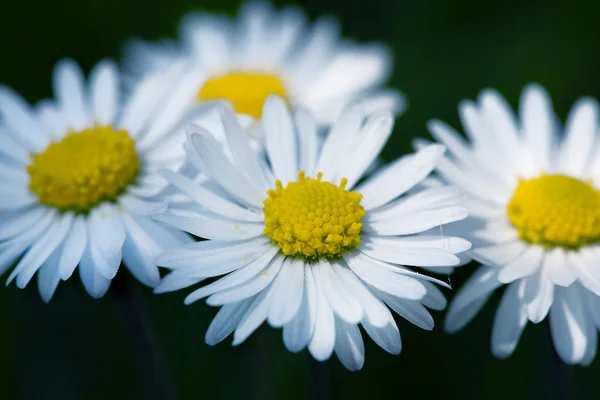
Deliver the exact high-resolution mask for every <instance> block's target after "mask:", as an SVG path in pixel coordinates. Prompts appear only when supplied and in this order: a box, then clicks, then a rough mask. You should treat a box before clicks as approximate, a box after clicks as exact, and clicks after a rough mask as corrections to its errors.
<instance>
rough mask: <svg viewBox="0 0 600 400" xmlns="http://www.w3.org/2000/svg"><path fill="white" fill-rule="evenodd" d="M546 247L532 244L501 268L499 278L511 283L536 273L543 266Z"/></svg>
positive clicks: (503, 281) (501, 280)
mask: <svg viewBox="0 0 600 400" xmlns="http://www.w3.org/2000/svg"><path fill="white" fill-rule="evenodd" d="M544 253H545V249H544V247H543V246H539V245H530V246H529V247H528V248H527V249H525V251H524V252H523V253H521V254H520V255H519V256H518V257H517V258H515V259H514V260H513V261H511V262H510V263H508V264H506V265H505V266H503V267H502V268H501V269H500V272H499V273H498V280H499V281H500V282H502V283H510V282H512V281H515V280H517V279H521V278H525V277H527V276H530V275H532V274H533V273H535V272H536V271H537V270H538V269H539V268H540V266H541V264H542V260H543V258H544Z"/></svg>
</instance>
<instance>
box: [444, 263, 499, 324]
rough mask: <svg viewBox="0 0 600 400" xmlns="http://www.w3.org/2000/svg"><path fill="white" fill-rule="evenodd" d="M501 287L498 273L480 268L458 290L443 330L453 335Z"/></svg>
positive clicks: (493, 269) (487, 268) (494, 270)
mask: <svg viewBox="0 0 600 400" xmlns="http://www.w3.org/2000/svg"><path fill="white" fill-rule="evenodd" d="M500 286H502V282H500V281H499V280H498V271H497V270H496V269H495V268H491V267H485V266H484V267H480V268H479V269H477V271H475V273H474V274H473V276H471V277H470V278H469V280H468V281H467V282H466V283H465V284H464V285H463V286H462V287H461V288H460V289H459V291H458V293H457V294H456V296H455V297H454V299H453V301H452V303H450V308H449V309H448V313H447V314H446V319H445V321H444V330H445V331H446V332H449V333H454V332H456V331H458V330H460V329H462V328H463V327H464V326H465V325H466V324H468V323H469V322H470V321H471V319H473V317H474V316H475V314H477V312H478V311H479V310H480V309H481V307H483V305H484V304H485V302H486V301H487V300H488V299H489V297H490V296H491V294H492V292H493V291H494V290H496V289H497V288H498V287H500Z"/></svg>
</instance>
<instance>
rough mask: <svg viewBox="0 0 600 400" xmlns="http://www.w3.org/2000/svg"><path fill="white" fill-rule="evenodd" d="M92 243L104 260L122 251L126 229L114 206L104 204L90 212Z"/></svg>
mask: <svg viewBox="0 0 600 400" xmlns="http://www.w3.org/2000/svg"><path fill="white" fill-rule="evenodd" d="M88 223H89V235H90V241H91V242H93V243H95V245H96V248H97V249H98V250H99V251H100V253H101V254H102V255H103V256H104V258H110V257H113V256H114V254H115V253H117V252H118V251H121V248H122V247H123V242H124V241H125V227H124V226H123V222H122V221H121V218H120V217H119V214H118V213H117V211H116V210H115V209H114V207H113V206H112V205H109V204H102V205H100V206H98V207H96V208H94V209H93V210H92V211H91V212H90V217H89V218H88Z"/></svg>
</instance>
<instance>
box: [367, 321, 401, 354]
mask: <svg viewBox="0 0 600 400" xmlns="http://www.w3.org/2000/svg"><path fill="white" fill-rule="evenodd" d="M361 323H362V326H363V328H365V331H366V332H367V334H368V335H369V336H370V337H371V339H373V341H374V342H375V343H377V344H378V345H379V347H381V348H382V349H384V350H385V351H387V352H388V353H390V354H394V355H398V354H400V352H401V351H402V339H401V338H400V331H399V330H398V326H397V325H396V321H394V319H393V318H392V319H391V320H390V321H389V323H388V324H387V325H385V326H383V327H378V326H375V325H372V324H371V322H369V321H368V320H363V321H362V322H361Z"/></svg>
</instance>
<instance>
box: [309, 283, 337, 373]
mask: <svg viewBox="0 0 600 400" xmlns="http://www.w3.org/2000/svg"><path fill="white" fill-rule="evenodd" d="M315 284H316V289H317V296H316V297H317V306H316V311H317V316H316V321H315V329H314V332H313V335H312V338H311V340H310V343H309V344H308V351H309V352H310V354H311V355H312V356H313V357H314V358H315V359H316V360H318V361H325V360H327V359H328V358H329V357H331V354H332V353H333V350H334V347H335V314H334V313H333V309H332V308H331V306H330V305H329V302H328V301H327V297H326V296H325V293H324V289H323V285H322V284H321V281H320V279H318V278H317V279H315Z"/></svg>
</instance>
